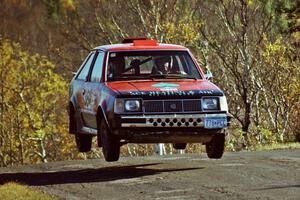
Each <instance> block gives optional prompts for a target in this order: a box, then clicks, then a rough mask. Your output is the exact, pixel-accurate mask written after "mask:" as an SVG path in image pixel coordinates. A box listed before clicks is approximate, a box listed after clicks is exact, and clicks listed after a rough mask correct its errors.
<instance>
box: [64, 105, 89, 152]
mask: <svg viewBox="0 0 300 200" xmlns="http://www.w3.org/2000/svg"><path fill="white" fill-rule="evenodd" d="M69 132H70V133H72V134H75V142H76V146H77V149H78V151H79V152H88V151H90V150H91V147H92V136H91V135H84V134H80V133H79V132H78V131H77V122H76V118H75V111H74V108H73V107H71V109H70V123H69Z"/></svg>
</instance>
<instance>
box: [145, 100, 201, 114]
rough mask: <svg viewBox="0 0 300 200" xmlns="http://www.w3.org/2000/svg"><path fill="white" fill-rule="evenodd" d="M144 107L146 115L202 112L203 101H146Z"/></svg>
mask: <svg viewBox="0 0 300 200" xmlns="http://www.w3.org/2000/svg"><path fill="white" fill-rule="evenodd" d="M144 107H145V113H159V112H168V113H178V112H198V111H201V100H200V99H195V100H191V99H184V100H161V101H159V100H145V101H144Z"/></svg>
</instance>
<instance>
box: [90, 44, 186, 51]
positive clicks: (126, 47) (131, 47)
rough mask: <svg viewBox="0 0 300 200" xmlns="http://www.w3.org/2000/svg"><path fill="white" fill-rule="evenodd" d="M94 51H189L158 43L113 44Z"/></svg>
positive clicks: (184, 48)
mask: <svg viewBox="0 0 300 200" xmlns="http://www.w3.org/2000/svg"><path fill="white" fill-rule="evenodd" d="M93 50H103V51H135V50H187V48H186V47H183V46H181V45H174V44H164V43H157V44H155V45H149V44H143V43H140V44H138V45H135V43H125V44H111V45H102V46H98V47H95V48H94V49H93Z"/></svg>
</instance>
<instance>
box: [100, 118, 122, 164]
mask: <svg viewBox="0 0 300 200" xmlns="http://www.w3.org/2000/svg"><path fill="white" fill-rule="evenodd" d="M100 136H101V143H102V152H103V155H104V158H105V160H106V161H107V162H113V161H117V160H119V157H120V140H118V139H117V138H116V137H115V136H114V135H112V134H111V133H110V130H109V129H108V127H107V125H106V123H105V121H104V120H101V122H100Z"/></svg>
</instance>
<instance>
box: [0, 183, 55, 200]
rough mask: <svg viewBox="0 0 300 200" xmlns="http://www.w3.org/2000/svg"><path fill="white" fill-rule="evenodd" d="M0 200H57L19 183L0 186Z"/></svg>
mask: <svg viewBox="0 0 300 200" xmlns="http://www.w3.org/2000/svg"><path fill="white" fill-rule="evenodd" d="M0 199H1V200H2V199H3V200H56V198H54V197H51V196H49V195H47V194H45V193H43V192H41V191H38V190H34V189H31V188H29V187H28V186H25V185H21V184H17V183H6V184H4V185H0Z"/></svg>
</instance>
